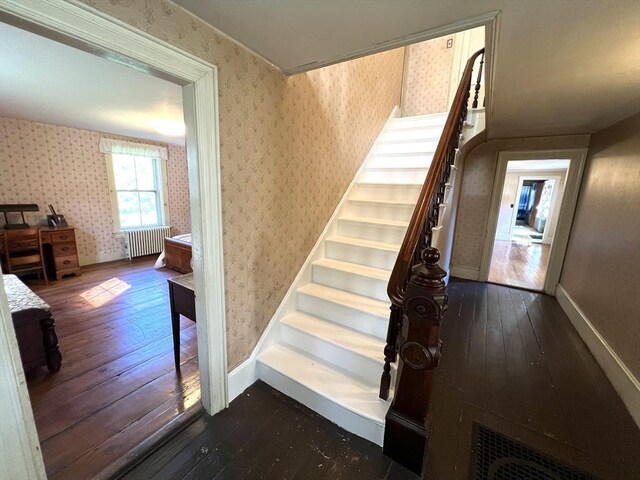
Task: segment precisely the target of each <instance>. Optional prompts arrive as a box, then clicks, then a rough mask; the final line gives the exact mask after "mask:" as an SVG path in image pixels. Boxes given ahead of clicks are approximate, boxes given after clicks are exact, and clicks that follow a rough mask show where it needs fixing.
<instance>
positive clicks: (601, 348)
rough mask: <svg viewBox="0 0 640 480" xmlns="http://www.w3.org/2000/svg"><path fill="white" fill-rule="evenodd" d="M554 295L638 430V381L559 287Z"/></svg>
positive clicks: (639, 410) (639, 408)
mask: <svg viewBox="0 0 640 480" xmlns="http://www.w3.org/2000/svg"><path fill="white" fill-rule="evenodd" d="M556 295H557V299H558V303H559V304H560V306H561V307H562V309H563V310H564V312H565V313H566V314H567V316H568V317H569V320H571V323H572V324H573V327H574V328H575V329H576V331H577V332H578V334H579V335H580V337H581V338H582V341H583V342H584V343H585V344H586V345H587V347H589V350H590V351H591V354H592V355H593V356H594V358H595V359H596V361H597V362H598V364H599V365H600V368H602V370H603V371H604V373H605V375H606V376H607V378H608V379H609V381H610V382H611V384H612V385H613V388H615V390H616V392H618V395H620V398H621V399H622V401H623V402H624V404H625V406H626V407H627V410H629V413H630V414H631V416H632V417H633V420H634V421H635V422H636V425H638V428H640V381H638V379H637V378H636V377H635V376H634V375H633V373H631V370H629V368H628V367H627V366H626V365H625V364H624V362H623V361H622V359H621V358H620V357H619V356H618V354H617V353H616V352H615V350H613V348H611V346H610V345H609V344H608V343H607V341H606V340H605V338H604V337H603V336H602V335H601V334H600V332H598V329H597V328H596V327H595V326H594V325H593V324H592V323H591V322H590V321H589V319H588V318H587V316H586V315H585V313H584V312H583V311H582V310H581V309H580V307H579V306H578V304H576V302H575V301H574V300H573V299H572V298H571V296H570V295H569V294H568V293H567V291H566V290H565V289H564V287H563V286H562V285H558V288H557V290H556Z"/></svg>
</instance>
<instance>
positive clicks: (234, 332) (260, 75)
mask: <svg viewBox="0 0 640 480" xmlns="http://www.w3.org/2000/svg"><path fill="white" fill-rule="evenodd" d="M83 1H84V2H85V3H87V4H89V5H91V6H94V7H96V8H98V9H100V10H102V11H103V12H105V13H107V14H109V15H112V16H114V17H116V18H118V19H120V20H122V21H125V22H127V23H129V24H131V25H134V26H135V27H137V28H139V29H141V30H144V31H146V32H148V33H149V34H151V35H154V36H156V37H158V38H160V39H162V40H164V41H167V42H168V43H171V44H173V45H176V46H177V47H179V48H182V49H183V50H185V51H188V52H190V53H192V54H193V55H196V56H197V57H200V58H202V59H204V60H206V61H208V62H210V63H212V64H214V65H216V66H217V67H218V78H219V80H218V81H219V84H218V89H219V100H220V104H219V111H220V118H219V122H220V150H221V170H222V213H223V230H224V255H225V265H224V269H225V283H226V299H225V300H226V307H227V342H228V362H229V367H230V368H233V367H234V366H236V365H238V364H239V363H241V362H242V361H243V360H244V359H245V358H247V357H248V356H249V354H250V353H251V351H252V349H253V348H254V346H255V344H256V343H257V341H258V339H259V338H260V336H261V334H262V332H263V331H264V328H265V327H266V325H267V323H268V322H269V320H270V319H271V317H272V315H273V313H274V312H275V310H276V308H277V307H278V305H279V304H280V302H281V301H282V298H283V297H284V294H285V293H286V291H287V289H288V288H289V286H290V285H291V282H292V281H293V279H294V277H295V275H296V274H297V273H298V271H299V270H300V267H301V266H302V264H303V262H304V259H305V258H306V257H307V255H308V254H309V252H310V250H311V248H312V247H313V245H314V243H315V242H316V240H317V239H318V236H319V235H320V233H321V231H322V229H323V228H324V225H325V224H326V222H327V221H328V219H329V217H330V216H331V213H332V212H333V210H334V209H335V207H336V205H337V203H338V201H339V200H340V197H341V196H342V194H343V193H344V191H345V190H346V188H347V186H348V184H349V182H350V181H351V179H352V178H353V175H354V174H355V172H356V170H357V168H358V166H359V165H360V163H361V162H362V161H363V160H364V158H365V156H366V153H367V151H368V149H369V148H370V146H371V145H372V144H373V141H374V140H375V138H376V136H377V135H378V133H379V131H380V129H381V128H382V126H383V124H384V122H385V121H386V119H387V118H388V116H389V114H390V113H391V111H392V109H393V107H394V106H395V105H397V104H398V103H399V100H400V89H401V84H402V66H403V51H404V49H399V50H395V51H391V52H386V53H381V54H378V55H375V56H370V57H366V58H361V59H358V60H354V61H351V62H347V63H342V64H338V65H334V66H331V67H327V68H323V69H320V70H316V71H313V72H309V73H305V74H301V75H296V76H293V77H286V76H285V75H283V74H282V73H281V72H280V71H279V70H277V69H276V68H274V67H273V66H272V65H270V64H269V63H267V62H265V61H264V60H263V59H261V58H259V57H257V56H255V55H254V54H252V53H251V52H250V51H248V50H247V49H245V48H244V47H242V46H241V45H239V44H237V43H235V42H234V41H233V40H231V39H229V38H228V37H227V36H225V35H224V34H222V33H220V32H219V31H217V30H216V29H214V28H213V27H211V26H210V25H208V24H206V23H204V22H202V21H201V20H200V19H198V18H196V17H194V16H193V15H191V14H190V13H188V12H186V11H185V10H183V9H182V8H180V7H178V6H177V5H175V4H173V3H172V2H169V1H165V0H147V1H146V2H136V1H133V0H83Z"/></svg>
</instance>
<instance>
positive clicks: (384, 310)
mask: <svg viewBox="0 0 640 480" xmlns="http://www.w3.org/2000/svg"><path fill="white" fill-rule="evenodd" d="M298 293H304V294H307V295H311V296H314V297H318V298H321V299H323V300H327V301H329V302H331V303H336V304H338V305H342V306H345V307H348V308H353V309H355V310H361V311H363V312H366V313H370V314H371V315H375V316H378V317H382V318H387V317H388V316H389V306H390V304H391V303H390V302H383V301H380V300H376V299H374V298H371V297H365V296H364V295H358V294H356V293H351V292H347V291H345V290H338V289H336V288H331V287H326V286H324V285H320V284H318V283H313V282H311V283H307V284H306V285H303V286H302V287H300V288H299V289H298Z"/></svg>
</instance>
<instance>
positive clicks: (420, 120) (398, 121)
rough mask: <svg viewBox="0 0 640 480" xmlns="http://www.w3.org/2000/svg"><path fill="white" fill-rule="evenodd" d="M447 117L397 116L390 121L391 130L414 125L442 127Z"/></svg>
mask: <svg viewBox="0 0 640 480" xmlns="http://www.w3.org/2000/svg"><path fill="white" fill-rule="evenodd" d="M446 119H447V116H446V115H429V116H427V117H403V118H395V119H393V120H392V121H391V122H389V130H398V129H402V128H414V127H433V126H439V127H440V128H442V127H443V126H444V123H445V121H446Z"/></svg>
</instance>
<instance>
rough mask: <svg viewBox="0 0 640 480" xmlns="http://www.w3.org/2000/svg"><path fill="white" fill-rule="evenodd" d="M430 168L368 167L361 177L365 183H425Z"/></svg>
mask: <svg viewBox="0 0 640 480" xmlns="http://www.w3.org/2000/svg"><path fill="white" fill-rule="evenodd" d="M427 171H428V169H426V168H424V169H422V168H420V169H404V170H400V169H393V170H391V169H371V168H367V169H366V170H365V171H364V172H362V175H361V177H360V181H362V182H365V183H397V184H403V183H409V184H416V183H424V179H425V178H427Z"/></svg>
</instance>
